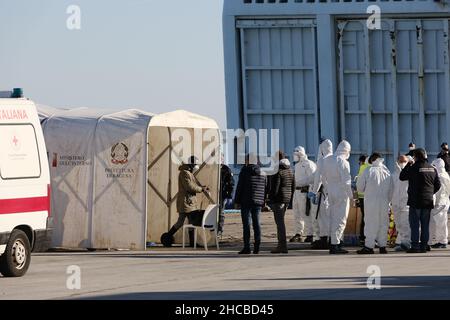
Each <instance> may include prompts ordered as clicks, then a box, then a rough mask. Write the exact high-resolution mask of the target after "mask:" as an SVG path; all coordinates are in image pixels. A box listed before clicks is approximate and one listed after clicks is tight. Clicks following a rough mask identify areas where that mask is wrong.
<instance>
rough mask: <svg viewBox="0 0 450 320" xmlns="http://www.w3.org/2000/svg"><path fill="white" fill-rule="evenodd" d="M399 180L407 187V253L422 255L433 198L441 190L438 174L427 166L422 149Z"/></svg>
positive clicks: (417, 152)
mask: <svg viewBox="0 0 450 320" xmlns="http://www.w3.org/2000/svg"><path fill="white" fill-rule="evenodd" d="M400 180H401V181H408V186H409V187H408V205H409V224H410V227H411V249H409V250H408V251H407V252H408V253H424V252H426V251H427V247H428V240H429V238H430V230H429V229H430V213H431V210H432V209H433V208H434V199H433V196H434V194H436V193H437V192H438V191H439V189H440V188H441V182H440V180H439V176H438V173H437V171H436V169H435V168H434V167H433V166H431V165H430V164H428V161H427V154H426V151H425V150H424V149H416V150H415V151H414V159H413V160H411V161H410V162H409V163H408V164H407V165H406V167H405V168H404V169H403V170H402V172H401V173H400ZM419 239H420V243H419Z"/></svg>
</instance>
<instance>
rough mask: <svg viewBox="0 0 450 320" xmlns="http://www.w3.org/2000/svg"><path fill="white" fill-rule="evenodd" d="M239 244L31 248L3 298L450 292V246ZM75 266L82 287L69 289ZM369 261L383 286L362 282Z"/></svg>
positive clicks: (432, 295)
mask: <svg viewBox="0 0 450 320" xmlns="http://www.w3.org/2000/svg"><path fill="white" fill-rule="evenodd" d="M237 249H238V248H230V247H228V248H224V249H223V250H221V251H220V252H216V251H209V252H205V251H204V250H202V249H198V250H197V251H193V250H186V251H183V250H182V249H180V248H173V249H170V250H163V249H157V248H156V249H152V250H151V251H147V252H126V251H120V252H94V253H88V252H81V253H44V254H35V255H33V259H32V264H31V267H30V270H29V272H28V274H27V275H26V276H25V277H23V278H15V279H12V278H1V277H0V299H183V300H185V299H220V300H223V299H450V290H448V288H449V287H450V251H449V250H435V251H433V252H431V253H428V254H417V255H408V254H403V253H402V254H398V253H393V252H391V253H390V254H389V255H383V256H382V255H378V254H376V255H373V256H358V255H356V254H355V251H354V250H356V248H355V249H353V250H352V252H351V254H349V255H347V256H330V255H328V253H327V252H326V251H311V250H308V249H306V247H305V248H303V247H301V248H300V250H292V251H290V253H289V255H283V256H274V255H271V254H270V253H267V251H266V252H263V253H262V254H260V255H259V256H254V255H252V256H246V257H241V256H238V255H237V254H236V252H237V251H236V250H237ZM264 249H268V248H264ZM72 265H76V266H79V267H80V270H81V278H80V279H81V282H80V283H81V289H80V290H69V289H68V288H67V280H68V278H70V277H71V275H70V274H67V268H68V267H69V266H72ZM371 265H375V266H378V267H379V268H380V271H381V276H382V278H381V290H369V289H368V288H367V279H368V277H369V274H368V273H367V271H368V270H367V269H368V267H369V266H371ZM71 279H73V278H71ZM69 282H70V281H69Z"/></svg>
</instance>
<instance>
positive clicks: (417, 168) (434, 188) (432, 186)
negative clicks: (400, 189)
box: [400, 160, 441, 209]
mask: <svg viewBox="0 0 450 320" xmlns="http://www.w3.org/2000/svg"><path fill="white" fill-rule="evenodd" d="M400 180H401V181H408V205H409V206H411V207H413V208H417V209H433V208H434V199H433V196H434V194H436V193H437V192H438V191H439V189H440V188H441V182H440V180H439V175H438V173H437V171H436V169H435V168H433V167H432V166H431V165H430V164H428V161H427V160H418V161H416V162H415V163H414V164H413V165H411V163H408V164H407V165H406V167H405V168H404V169H403V170H402V172H400Z"/></svg>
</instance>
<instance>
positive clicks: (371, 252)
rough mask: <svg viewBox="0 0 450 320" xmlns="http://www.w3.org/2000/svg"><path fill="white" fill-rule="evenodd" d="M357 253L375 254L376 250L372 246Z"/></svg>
mask: <svg viewBox="0 0 450 320" xmlns="http://www.w3.org/2000/svg"><path fill="white" fill-rule="evenodd" d="M356 253H357V254H374V253H375V252H374V251H373V249H371V248H367V247H364V248H362V249H361V250H358V251H356Z"/></svg>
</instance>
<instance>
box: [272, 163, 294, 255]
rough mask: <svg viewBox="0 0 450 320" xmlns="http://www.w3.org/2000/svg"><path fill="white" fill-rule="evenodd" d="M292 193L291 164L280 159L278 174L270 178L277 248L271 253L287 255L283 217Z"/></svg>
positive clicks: (292, 175) (292, 176) (292, 177)
mask: <svg viewBox="0 0 450 320" xmlns="http://www.w3.org/2000/svg"><path fill="white" fill-rule="evenodd" d="M294 192H295V180H294V174H293V173H292V170H291V163H290V162H289V160H288V159H282V160H281V161H280V166H279V170H278V173H277V174H275V175H274V176H273V178H272V188H271V190H270V192H269V203H270V204H269V205H270V207H271V209H272V211H273V215H274V218H275V223H276V225H277V235H278V246H277V247H276V248H275V249H273V250H272V251H271V253H274V254H277V253H288V248H287V240H286V225H285V223H284V216H285V214H286V210H287V208H288V206H289V204H290V203H291V201H292V197H293V195H294Z"/></svg>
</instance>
